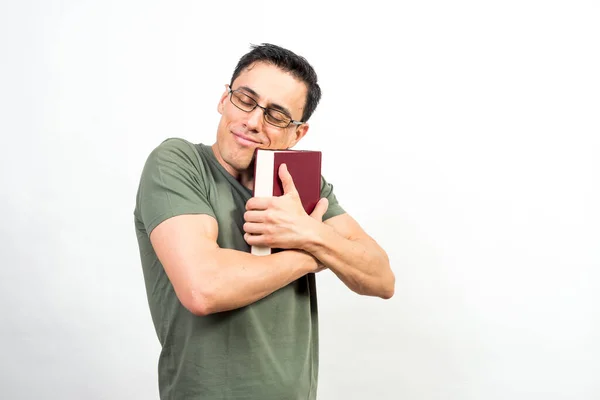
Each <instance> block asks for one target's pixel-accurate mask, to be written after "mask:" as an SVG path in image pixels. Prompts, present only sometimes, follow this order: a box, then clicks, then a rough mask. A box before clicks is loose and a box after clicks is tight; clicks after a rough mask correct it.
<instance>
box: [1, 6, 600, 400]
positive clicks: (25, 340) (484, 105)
mask: <svg viewBox="0 0 600 400" xmlns="http://www.w3.org/2000/svg"><path fill="white" fill-rule="evenodd" d="M599 21H600V6H599V5H598V3H597V2H593V1H562V2H561V1H537V2H535V1H502V2H481V1H479V2H477V1H471V2H468V1H454V2H442V1H439V2H432V1H418V2H417V1H414V2H401V3H396V4H394V2H392V1H389V2H388V1H369V2H361V3H358V2H348V3H346V4H344V5H342V3H341V2H340V3H339V4H336V5H333V2H325V1H319V2H308V1H303V2H268V1H257V0H254V1H244V2H240V1H228V2H200V1H169V2H167V1H163V2H153V1H131V0H127V1H125V0H120V1H92V0H87V1H10V2H9V1H7V0H3V1H2V2H1V5H0V35H1V36H0V134H1V147H0V148H1V154H2V156H1V157H0V178H1V187H2V196H0V210H1V211H2V224H1V225H0V256H1V260H2V266H1V270H0V271H1V272H0V305H1V311H0V312H1V315H0V317H1V322H0V343H1V346H2V352H1V356H0V387H1V391H2V398H4V399H10V400H13V399H41V398H52V399H87V400H92V399H156V398H157V397H158V394H157V393H158V391H157V376H156V371H157V359H158V352H159V344H158V340H157V339H156V335H155V333H154V330H153V326H152V324H151V319H150V314H149V310H148V306H147V302H146V294H145V291H144V285H143V277H142V272H141V266H140V262H139V256H138V250H137V243H136V239H135V233H134V228H133V215H132V213H133V207H134V200H135V199H134V197H135V192H136V189H137V181H138V178H139V174H140V171H141V168H142V166H143V162H144V161H145V159H146V156H147V155H148V153H149V152H150V150H151V149H153V148H154V147H155V146H157V145H158V144H159V143H160V142H161V141H162V140H164V139H165V138H167V137H173V136H177V137H183V138H186V139H188V140H191V141H194V142H204V143H207V144H212V143H213V140H214V137H215V132H216V124H217V122H218V118H219V115H218V113H217V111H216V105H217V101H218V99H219V96H220V94H221V93H222V91H223V89H224V86H223V85H224V84H225V83H228V82H229V79H230V76H231V73H232V71H233V69H234V67H235V64H236V63H237V60H238V59H239V57H240V56H241V55H242V54H243V53H245V52H246V51H248V50H249V49H250V44H251V43H256V44H257V43H262V42H272V43H275V44H279V45H282V46H285V47H288V48H290V49H292V50H293V51H295V52H297V53H299V54H301V55H303V56H305V57H306V58H307V59H308V60H309V61H310V62H311V63H312V64H313V65H314V67H315V68H316V70H317V72H318V74H319V79H320V84H321V87H322V89H323V99H322V102H321V104H320V106H319V108H318V109H317V111H316V113H315V114H314V116H313V118H312V119H311V128H310V131H309V134H308V136H307V137H306V139H305V140H304V141H303V142H302V143H301V146H299V148H302V147H304V148H319V149H320V150H322V151H323V153H324V165H323V170H324V175H325V176H326V178H327V179H328V180H329V181H331V182H332V183H333V184H334V186H335V188H336V193H337V195H338V198H339V200H340V202H341V203H342V205H343V206H344V207H345V208H346V210H348V211H349V212H350V213H351V214H352V215H353V216H354V217H355V218H356V219H357V220H358V221H359V222H360V223H361V224H362V225H363V227H364V228H365V229H366V230H367V231H368V232H369V233H370V234H371V235H372V236H373V237H375V238H376V239H377V240H378V241H379V242H380V243H381V244H382V245H383V246H384V247H385V249H386V250H387V251H388V253H389V256H390V259H391V263H392V267H393V269H394V272H395V274H396V277H397V286H396V295H395V296H394V297H393V298H392V299H391V300H388V301H384V300H381V299H375V298H367V297H361V296H358V295H356V294H354V293H353V292H351V291H349V290H348V289H346V287H345V286H344V285H343V284H342V283H341V282H339V281H338V280H337V279H336V278H335V276H334V275H333V274H332V273H328V272H324V273H322V274H320V275H319V281H318V286H319V300H320V311H321V314H320V321H321V374H320V386H319V398H320V399H325V400H328V399H378V400H384V399H410V400H413V399H414V400H429V399H443V400H446V399H451V400H470V399H478V400H479V399H481V400H494V399H524V400H525V399H526V400H533V399H543V400H554V399H578V400H584V399H585V400H592V399H598V398H600V312H599V311H600V294H599V293H600V292H599V290H600V283H599V282H600V268H599V267H600V211H599V210H600V187H599V182H600V161H599V160H600V156H599V154H600V129H599V128H600V79H599V76H600V73H599V72H598V71H600V23H599Z"/></svg>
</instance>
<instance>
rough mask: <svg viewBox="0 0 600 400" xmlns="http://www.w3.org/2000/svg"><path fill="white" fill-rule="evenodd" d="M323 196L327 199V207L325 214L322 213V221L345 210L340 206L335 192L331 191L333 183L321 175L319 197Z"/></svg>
mask: <svg viewBox="0 0 600 400" xmlns="http://www.w3.org/2000/svg"><path fill="white" fill-rule="evenodd" d="M323 197H326V198H327V200H328V201H329V207H328V208H327V212H326V213H325V215H323V221H325V220H327V219H329V218H331V217H335V216H338V215H341V214H344V213H345V212H346V211H344V209H343V208H342V206H340V204H339V203H338V200H337V198H336V197H335V194H334V193H333V185H332V184H331V183H329V182H327V181H326V180H325V178H323V177H321V198H323Z"/></svg>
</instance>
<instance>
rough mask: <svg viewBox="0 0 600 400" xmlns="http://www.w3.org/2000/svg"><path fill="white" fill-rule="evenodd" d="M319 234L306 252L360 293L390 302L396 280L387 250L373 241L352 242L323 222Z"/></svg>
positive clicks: (307, 245)
mask: <svg viewBox="0 0 600 400" xmlns="http://www.w3.org/2000/svg"><path fill="white" fill-rule="evenodd" d="M316 232H317V234H316V235H315V236H314V237H313V239H312V240H310V241H309V242H308V243H307V244H306V246H304V250H305V251H307V252H308V253H310V254H312V255H313V256H314V257H315V258H317V259H318V260H319V261H320V262H321V263H322V264H323V265H324V266H325V267H327V268H329V269H330V270H332V271H333V272H334V273H335V274H336V275H337V277H338V278H339V279H340V280H342V282H344V284H346V286H348V287H349V288H350V289H351V290H353V291H354V292H356V293H358V294H362V295H369V296H378V297H381V298H384V299H388V298H390V297H392V296H393V294H394V285H395V278H394V274H393V272H392V271H391V269H390V264H389V259H388V256H387V254H386V253H385V251H384V250H383V249H382V248H381V247H380V246H379V245H378V244H377V243H376V242H375V241H374V240H372V239H368V238H365V239H361V240H351V239H346V238H344V237H343V236H341V235H340V234H338V233H337V232H336V231H335V230H334V229H333V228H332V227H330V226H328V225H326V224H324V223H320V225H319V227H318V229H317V231H316Z"/></svg>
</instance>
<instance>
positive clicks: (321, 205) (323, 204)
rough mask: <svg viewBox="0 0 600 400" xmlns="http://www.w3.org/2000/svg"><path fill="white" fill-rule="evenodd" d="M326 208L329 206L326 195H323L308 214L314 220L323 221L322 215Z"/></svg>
mask: <svg viewBox="0 0 600 400" xmlns="http://www.w3.org/2000/svg"><path fill="white" fill-rule="evenodd" d="M327 208H329V200H327V198H326V197H323V198H322V199H321V200H319V202H318V203H317V205H316V206H315V209H314V210H313V212H312V213H310V216H311V217H312V218H314V219H316V220H319V221H323V215H325V213H326V212H327Z"/></svg>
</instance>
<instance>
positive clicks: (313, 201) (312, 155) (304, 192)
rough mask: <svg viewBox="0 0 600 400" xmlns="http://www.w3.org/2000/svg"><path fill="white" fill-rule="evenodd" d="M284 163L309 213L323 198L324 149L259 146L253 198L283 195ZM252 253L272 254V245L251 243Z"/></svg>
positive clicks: (255, 164)
mask: <svg viewBox="0 0 600 400" xmlns="http://www.w3.org/2000/svg"><path fill="white" fill-rule="evenodd" d="M281 164H285V165H286V166H287V168H288V171H289V172H290V175H292V179H293V180H294V185H295V186H296V190H298V194H299V195H300V201H301V202H302V206H303V207H304V211H306V213H307V214H310V213H312V212H313V210H314V209H315V206H316V205H317V203H318V202H319V200H320V198H321V152H320V151H315V150H265V149H256V152H255V162H254V189H253V196H254V197H269V196H281V195H283V184H282V183H281V179H279V167H280V166H281ZM251 253H252V254H256V255H267V254H271V249H270V248H269V247H258V246H252V248H251Z"/></svg>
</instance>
